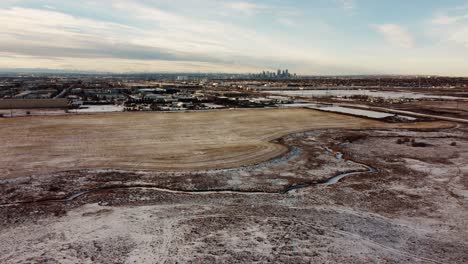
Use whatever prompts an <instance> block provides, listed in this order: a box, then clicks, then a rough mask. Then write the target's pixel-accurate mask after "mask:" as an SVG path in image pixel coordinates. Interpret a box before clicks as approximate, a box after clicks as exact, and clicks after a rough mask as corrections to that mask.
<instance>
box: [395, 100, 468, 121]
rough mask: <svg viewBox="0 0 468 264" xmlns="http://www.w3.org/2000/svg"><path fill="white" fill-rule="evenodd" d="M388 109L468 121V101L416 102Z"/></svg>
mask: <svg viewBox="0 0 468 264" xmlns="http://www.w3.org/2000/svg"><path fill="white" fill-rule="evenodd" d="M388 107H390V108H394V109H398V110H406V111H413V112H417V113H422V114H429V115H440V116H447V117H455V118H464V119H468V101H415V102H410V103H404V104H399V105H389V106H388Z"/></svg>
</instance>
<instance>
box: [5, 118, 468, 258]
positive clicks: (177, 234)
mask: <svg viewBox="0 0 468 264" xmlns="http://www.w3.org/2000/svg"><path fill="white" fill-rule="evenodd" d="M278 143H280V144H282V145H284V146H286V147H288V148H289V151H288V152H287V154H285V155H283V156H280V157H277V158H275V159H273V160H270V161H267V162H263V163H260V164H258V165H253V166H245V167H241V168H237V169H223V170H213V171H198V172H185V173H184V172H173V173H168V172H164V173H162V172H160V173H157V172H150V171H122V170H79V171H69V172H60V173H54V174H48V175H36V176H31V177H22V178H14V179H5V180H1V181H0V193H1V195H0V204H1V205H0V262H1V263H38V262H39V263H44V262H45V263H176V262H179V263H238V262H243V263H244V262H259V263H267V262H282V263H311V262H312V263H369V262H370V263H466V262H468V253H467V252H468V242H467V239H466V238H467V237H468V232H467V230H468V229H467V226H468V225H467V224H468V222H467V220H466V219H468V208H467V205H468V165H467V164H468V162H467V161H468V128H467V127H457V128H453V129H445V130H437V129H426V130H393V129H391V130H383V129H377V130H341V129H331V130H330V129H329V130H315V131H311V132H307V133H300V134H294V135H290V136H287V137H283V138H281V139H280V140H279V141H278ZM368 168H375V169H376V170H377V171H376V172H370V171H369V169H368ZM344 172H361V173H360V174H357V175H353V176H349V177H346V178H344V179H343V180H341V181H340V182H339V183H338V184H335V185H329V186H327V185H320V184H321V183H325V182H326V181H327V180H328V179H330V178H332V177H333V176H336V175H339V174H340V173H344Z"/></svg>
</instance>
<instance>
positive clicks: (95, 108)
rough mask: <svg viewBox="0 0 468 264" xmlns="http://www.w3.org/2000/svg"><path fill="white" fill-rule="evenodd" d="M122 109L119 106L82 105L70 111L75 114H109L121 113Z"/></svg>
mask: <svg viewBox="0 0 468 264" xmlns="http://www.w3.org/2000/svg"><path fill="white" fill-rule="evenodd" d="M123 110H124V107H123V106H121V105H83V106H81V107H80V108H79V109H76V110H72V112H77V113H109V112H123Z"/></svg>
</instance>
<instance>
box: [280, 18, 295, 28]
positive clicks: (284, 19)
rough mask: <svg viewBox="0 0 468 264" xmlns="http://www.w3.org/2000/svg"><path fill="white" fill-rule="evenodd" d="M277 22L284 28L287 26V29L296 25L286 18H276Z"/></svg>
mask: <svg viewBox="0 0 468 264" xmlns="http://www.w3.org/2000/svg"><path fill="white" fill-rule="evenodd" d="M278 22H280V23H281V24H283V25H285V26H288V27H294V26H297V23H296V22H295V21H294V20H292V19H290V18H286V17H280V18H278Z"/></svg>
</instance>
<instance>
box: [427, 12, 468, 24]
mask: <svg viewBox="0 0 468 264" xmlns="http://www.w3.org/2000/svg"><path fill="white" fill-rule="evenodd" d="M467 19H468V14H466V15H460V16H447V15H438V16H436V17H435V18H433V19H432V23H433V24H434V25H452V24H455V23H458V22H462V21H464V20H467Z"/></svg>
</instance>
